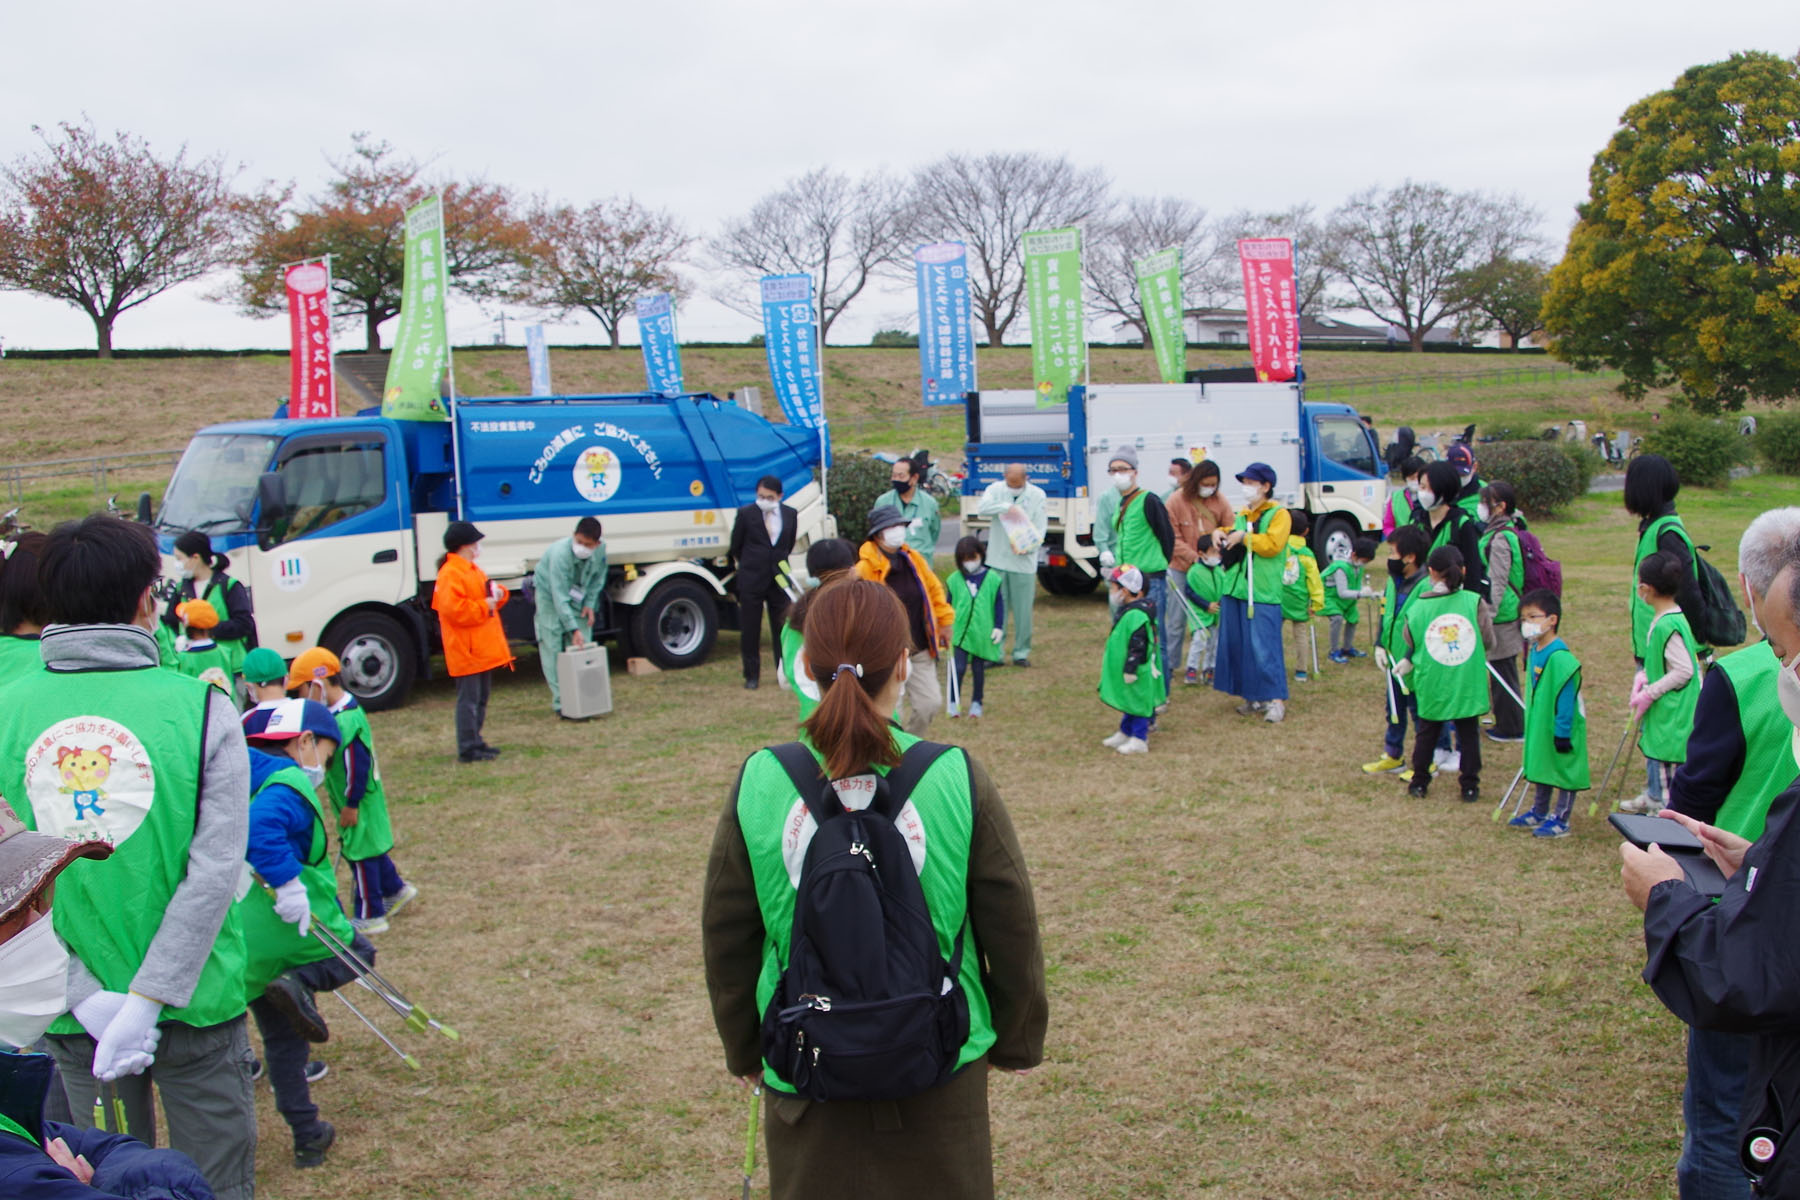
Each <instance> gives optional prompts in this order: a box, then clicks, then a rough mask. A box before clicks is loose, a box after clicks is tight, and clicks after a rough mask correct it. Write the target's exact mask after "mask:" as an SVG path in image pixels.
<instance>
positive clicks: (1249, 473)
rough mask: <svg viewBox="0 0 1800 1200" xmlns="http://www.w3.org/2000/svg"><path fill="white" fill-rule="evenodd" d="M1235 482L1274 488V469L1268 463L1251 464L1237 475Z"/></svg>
mask: <svg viewBox="0 0 1800 1200" xmlns="http://www.w3.org/2000/svg"><path fill="white" fill-rule="evenodd" d="M1237 481H1238V482H1239V483H1266V484H1268V485H1269V486H1270V487H1274V486H1275V468H1274V467H1271V466H1270V465H1269V464H1268V463H1264V462H1253V463H1251V464H1250V465H1249V466H1247V467H1245V468H1244V470H1243V472H1242V473H1241V474H1239V475H1238V477H1237Z"/></svg>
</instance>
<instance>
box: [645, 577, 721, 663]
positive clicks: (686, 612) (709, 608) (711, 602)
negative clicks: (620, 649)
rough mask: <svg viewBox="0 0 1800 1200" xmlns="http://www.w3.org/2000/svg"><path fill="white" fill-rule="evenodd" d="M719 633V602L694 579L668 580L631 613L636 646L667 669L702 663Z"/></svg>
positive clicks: (709, 653)
mask: <svg viewBox="0 0 1800 1200" xmlns="http://www.w3.org/2000/svg"><path fill="white" fill-rule="evenodd" d="M718 636H719V605H718V601H717V600H716V599H715V598H714V596H713V594H712V592H711V591H710V590H709V589H708V588H706V587H705V586H703V585H702V584H700V583H698V582H696V581H695V580H692V579H684V578H681V577H679V576H678V577H676V578H674V579H669V580H665V581H664V582H662V583H661V584H659V585H657V587H656V590H655V591H653V592H651V593H650V595H649V597H648V598H647V599H646V600H645V601H644V602H643V603H642V604H640V605H638V607H637V611H636V612H634V613H632V614H631V643H632V646H633V648H635V649H636V650H637V651H638V653H640V654H642V655H643V656H644V657H645V658H648V659H649V660H650V661H651V662H653V663H655V664H656V665H657V666H659V667H661V668H663V670H665V671H672V670H675V669H676V668H679V667H697V666H699V665H700V664H701V663H703V662H705V661H706V660H707V658H708V657H710V656H711V654H712V648H713V642H714V641H716V640H717V639H718Z"/></svg>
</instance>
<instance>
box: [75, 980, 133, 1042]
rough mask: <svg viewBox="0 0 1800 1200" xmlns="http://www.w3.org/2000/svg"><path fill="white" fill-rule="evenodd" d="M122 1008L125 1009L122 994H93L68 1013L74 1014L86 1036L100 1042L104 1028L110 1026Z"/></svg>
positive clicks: (123, 995)
mask: <svg viewBox="0 0 1800 1200" xmlns="http://www.w3.org/2000/svg"><path fill="white" fill-rule="evenodd" d="M123 1007H125V993H124V992H95V993H94V994H93V995H91V996H89V997H88V998H87V999H86V1000H83V1001H82V1002H81V1003H80V1004H77V1005H76V1006H75V1007H74V1008H72V1009H70V1010H69V1011H70V1012H72V1013H74V1014H75V1019H76V1020H77V1021H80V1022H81V1027H82V1028H83V1029H85V1030H87V1031H88V1036H89V1037H91V1038H93V1039H94V1040H95V1041H96V1042H97V1041H99V1040H100V1035H101V1034H103V1033H105V1032H106V1027H107V1026H108V1025H110V1024H112V1019H113V1018H114V1017H116V1016H118V1015H119V1010H120V1009H121V1008H123Z"/></svg>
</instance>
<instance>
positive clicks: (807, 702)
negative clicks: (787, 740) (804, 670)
mask: <svg viewBox="0 0 1800 1200" xmlns="http://www.w3.org/2000/svg"><path fill="white" fill-rule="evenodd" d="M804 645H806V639H805V638H803V637H801V636H800V631H799V630H798V629H795V628H794V627H793V626H792V625H783V626H782V627H781V669H782V672H783V673H784V674H785V675H786V676H787V684H788V688H789V689H790V690H791V691H792V692H793V693H794V695H795V696H796V697H798V698H799V700H800V719H801V720H802V721H804V720H806V718H808V717H810V716H812V715H813V710H815V709H817V708H818V707H819V685H818V684H816V683H814V682H813V681H812V680H810V679H802V678H800V648H801V647H802V646H804Z"/></svg>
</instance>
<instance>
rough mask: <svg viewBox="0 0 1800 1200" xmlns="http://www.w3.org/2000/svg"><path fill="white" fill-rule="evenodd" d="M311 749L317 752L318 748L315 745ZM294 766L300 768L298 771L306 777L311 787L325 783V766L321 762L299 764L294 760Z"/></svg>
mask: <svg viewBox="0 0 1800 1200" xmlns="http://www.w3.org/2000/svg"><path fill="white" fill-rule="evenodd" d="M313 749H314V750H317V749H318V746H316V745H315V746H314V747H313ZM294 765H295V766H297V767H299V768H300V770H301V771H302V772H303V773H304V774H305V775H306V778H307V779H308V780H309V781H310V782H311V783H312V785H313V786H314V787H318V786H319V785H320V784H322V783H324V782H325V764H324V763H322V762H321V763H316V764H311V763H303V762H300V761H299V760H298V759H296V760H295V762H294Z"/></svg>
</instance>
